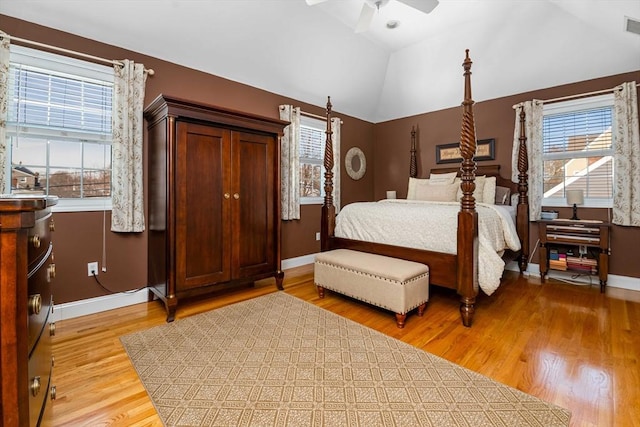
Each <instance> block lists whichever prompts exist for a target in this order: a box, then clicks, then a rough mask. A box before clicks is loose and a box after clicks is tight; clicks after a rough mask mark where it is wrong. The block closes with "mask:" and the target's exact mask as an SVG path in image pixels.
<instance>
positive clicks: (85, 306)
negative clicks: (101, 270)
mask: <svg viewBox="0 0 640 427" xmlns="http://www.w3.org/2000/svg"><path fill="white" fill-rule="evenodd" d="M148 296H149V291H148V290H147V289H146V288H144V289H140V290H139V291H138V292H133V293H119V294H113V295H105V296H102V297H96V298H88V299H83V300H79V301H72V302H66V303H64V304H56V305H55V306H54V308H53V321H54V322H57V321H59V320H65V319H73V318H74V317H80V316H85V315H87V314H95V313H100V312H102V311H107V310H113V309H114V308H120V307H126V306H128V305H133V304H139V303H141V302H147V300H148Z"/></svg>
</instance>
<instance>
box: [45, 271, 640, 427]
mask: <svg viewBox="0 0 640 427" xmlns="http://www.w3.org/2000/svg"><path fill="white" fill-rule="evenodd" d="M285 273H286V274H285V292H287V293H289V294H291V295H294V296H296V297H298V298H301V299H303V300H306V301H309V302H310V303H312V304H315V305H317V306H319V307H322V308H325V309H327V310H330V311H333V312H335V313H337V314H339V315H341V316H344V317H347V318H349V319H352V320H354V321H356V322H358V323H361V324H363V325H365V326H368V327H371V328H373V329H376V330H379V331H381V332H382V333H385V334H387V335H389V336H392V337H395V338H397V339H400V340H402V341H405V342H407V343H409V344H411V345H414V346H416V347H419V348H422V349H424V350H426V351H428V352H430V353H432V354H436V355H438V356H440V357H443V358H445V359H447V360H449V361H451V362H454V363H457V364H459V365H462V366H465V367H466V368H469V369H472V370H474V371H476V372H479V373H481V374H483V375H487V376H488V377H491V378H493V379H495V380H497V381H499V382H501V383H504V384H507V385H510V386H512V387H515V388H518V389H520V390H522V391H524V392H527V393H530V394H532V395H534V396H537V397H539V398H541V399H544V400H546V401H549V402H552V403H555V404H558V405H560V406H563V407H566V408H568V409H570V410H571V411H572V426H603V427H609V426H630V427H633V426H640V407H639V406H638V405H637V402H639V401H640V366H639V365H640V364H639V363H638V357H639V355H640V297H639V295H638V294H640V293H638V292H632V291H624V290H619V289H614V288H610V289H608V290H607V293H606V294H604V295H603V294H600V292H599V287H597V286H593V287H588V286H576V285H570V284H566V283H561V282H557V281H554V280H548V281H547V283H545V284H540V281H539V280H538V279H537V278H529V279H527V278H526V277H522V276H519V275H518V274H517V273H513V272H506V273H505V277H504V278H503V284H502V286H501V287H500V288H499V289H498V290H497V291H496V292H495V293H494V294H493V295H492V296H490V297H487V296H485V295H480V296H479V297H478V301H477V304H476V317H475V319H474V324H473V326H472V328H465V327H464V326H462V325H461V322H460V318H459V314H458V298H457V297H456V295H455V293H453V292H451V291H449V290H445V289H438V288H435V287H432V289H431V297H430V301H429V304H428V306H427V310H426V311H425V314H424V316H423V317H418V316H416V315H415V314H410V315H409V316H407V324H406V327H405V328H404V329H398V328H397V327H396V325H395V319H394V316H393V314H391V313H389V312H387V311H385V310H382V309H379V308H376V307H372V306H370V305H367V304H364V303H362V302H359V301H355V300H353V299H350V298H347V297H344V296H342V295H338V294H335V293H332V292H327V293H326V297H325V298H324V299H320V298H319V297H318V295H317V292H316V290H315V286H314V285H313V269H312V266H303V267H298V268H295V269H291V270H288V271H286V272H285ZM270 292H276V288H275V285H274V282H273V280H264V281H261V282H258V283H256V285H255V286H254V287H249V288H247V287H245V288H241V289H232V290H228V291H226V292H223V293H220V294H217V295H215V296H213V297H204V298H203V297H201V298H199V299H198V300H190V301H184V303H182V302H181V305H180V307H179V308H178V312H177V316H176V318H177V319H180V318H184V317H187V316H191V315H194V314H197V313H200V312H203V311H207V310H211V309H215V308H218V307H222V306H224V305H228V304H232V303H235V302H238V301H242V300H245V299H248V298H254V297H257V296H260V295H264V294H267V293H270ZM165 318H166V313H165V311H164V308H163V306H162V305H161V304H160V303H159V302H157V301H155V302H151V303H143V304H137V305H134V306H129V307H124V308H120V309H117V310H111V311H107V312H103V313H98V314H93V315H89V316H84V317H80V318H76V319H69V320H64V321H60V322H58V325H57V330H56V336H55V337H54V355H55V361H56V363H55V369H54V383H55V384H56V386H57V400H55V401H54V402H53V405H52V414H53V425H54V426H69V425H74V426H82V425H86V426H160V425H161V423H160V420H159V418H158V416H157V414H156V411H155V409H154V407H153V404H152V403H151V401H150V400H149V397H148V395H147V393H146V391H145V389H144V387H143V386H142V383H141V382H140V381H139V379H138V376H137V374H136V372H135V370H134V369H133V366H132V365H131V362H130V361H129V358H128V356H127V355H126V352H125V351H124V349H123V347H122V345H121V344H120V340H119V337H120V336H121V335H125V334H128V333H131V332H134V331H138V330H143V329H147V328H150V327H153V326H156V325H161V324H164V323H165Z"/></svg>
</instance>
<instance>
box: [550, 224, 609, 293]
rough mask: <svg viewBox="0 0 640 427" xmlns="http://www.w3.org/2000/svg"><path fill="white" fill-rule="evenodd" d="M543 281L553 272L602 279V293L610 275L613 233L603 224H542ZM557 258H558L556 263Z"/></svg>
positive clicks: (607, 225)
mask: <svg viewBox="0 0 640 427" xmlns="http://www.w3.org/2000/svg"><path fill="white" fill-rule="evenodd" d="M537 222H538V235H539V237H540V258H539V262H540V279H541V280H542V282H544V279H545V276H546V275H547V272H548V271H549V269H550V268H551V269H557V270H566V271H571V272H577V273H581V274H590V275H596V274H597V275H598V277H599V278H600V292H604V288H605V286H607V275H608V273H609V253H610V248H609V230H610V229H611V224H609V223H607V222H602V221H588V220H583V221H572V220H563V219H554V220H538V221H537ZM555 254H557V255H558V258H559V259H558V260H556V259H555V258H556V256H555Z"/></svg>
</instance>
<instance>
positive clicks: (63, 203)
mask: <svg viewBox="0 0 640 427" xmlns="http://www.w3.org/2000/svg"><path fill="white" fill-rule="evenodd" d="M111 207H112V205H111V199H110V198H109V199H60V200H59V201H58V204H57V205H55V206H53V207H52V208H51V210H52V211H53V212H94V211H110V210H111Z"/></svg>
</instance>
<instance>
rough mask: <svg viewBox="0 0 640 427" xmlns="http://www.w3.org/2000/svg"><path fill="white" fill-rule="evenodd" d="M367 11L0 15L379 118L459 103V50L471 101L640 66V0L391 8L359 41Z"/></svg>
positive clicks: (35, 1) (271, 1) (188, 7)
mask: <svg viewBox="0 0 640 427" xmlns="http://www.w3.org/2000/svg"><path fill="white" fill-rule="evenodd" d="M362 2H363V0H327V1H325V2H324V3H321V4H317V5H314V6H308V5H307V4H306V3H305V0H154V1H151V0H2V1H1V2H0V14H4V15H8V16H13V17H16V18H20V19H23V20H26V21H30V22H34V23H37V24H40V25H44V26H48V27H52V28H56V29H59V30H62V31H66V32H69V33H72V34H77V35H79V36H83V37H86V38H90V39H94V40H98V41H101V42H104V43H108V44H112V45H116V46H121V47H123V48H126V49H129V50H133V51H136V52H140V53H143V54H146V55H150V56H154V57H157V58H160V59H163V60H167V61H170V62H174V63H177V64H181V65H184V66H187V67H190V68H194V69H198V70H202V71H205V72H208V73H211V74H215V75H218V76H221V77H225V78H228V79H231V80H234V81H238V82H241V83H246V84H248V85H251V86H255V87H258V88H262V89H265V90H268V91H270V92H274V93H277V94H281V95H284V96H287V97H291V98H294V99H298V100H300V101H303V102H307V103H310V104H314V105H319V106H322V105H324V103H325V100H326V97H327V95H331V97H332V100H333V103H334V108H335V109H336V111H339V112H341V113H344V114H348V115H352V116H354V117H358V118H361V119H364V120H367V121H370V122H374V123H377V122H381V121H386V120H391V119H395V118H400V117H406V116H411V115H415V114H421V113H425V112H429V111H436V110H440V109H443V108H449V107H453V106H457V105H459V104H460V101H461V99H462V77H461V75H462V67H461V64H462V60H463V59H464V50H465V49H470V55H471V58H472V60H473V61H474V65H473V69H472V71H473V97H474V99H475V100H476V101H482V100H487V99H493V98H498V97H502V96H508V95H513V94H516V93H522V92H526V91H530V90H536V89H541V88H546V87H552V86H557V85H561V84H566V83H572V82H577V81H582V80H588V79H592V78H598V77H603V76H609V75H613V74H619V73H625V72H630V71H637V70H640V35H637V34H633V33H629V32H626V31H625V17H631V18H634V19H636V20H640V0H520V1H518V0H440V4H439V5H438V6H437V7H436V8H435V9H434V10H433V12H431V13H430V14H428V15H425V14H422V13H420V12H417V11H416V10H414V9H412V8H410V7H408V6H406V5H404V4H402V3H400V2H397V1H394V0H391V1H390V2H389V3H388V4H387V5H386V6H384V7H383V8H381V9H380V10H379V11H378V13H377V14H376V16H375V17H374V20H373V23H372V26H371V29H370V30H369V31H368V32H365V33H361V34H356V33H354V31H353V28H354V27H355V24H356V22H357V19H358V14H359V11H360V8H361V6H362ZM391 19H397V20H399V21H400V26H399V27H398V28H396V29H395V30H389V29H387V28H386V25H385V24H386V22H387V21H388V20H391ZM1 29H2V24H1V22H0V30H1ZM49 42H50V43H51V44H55V41H54V40H52V41H49ZM88 53H90V52H88Z"/></svg>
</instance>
